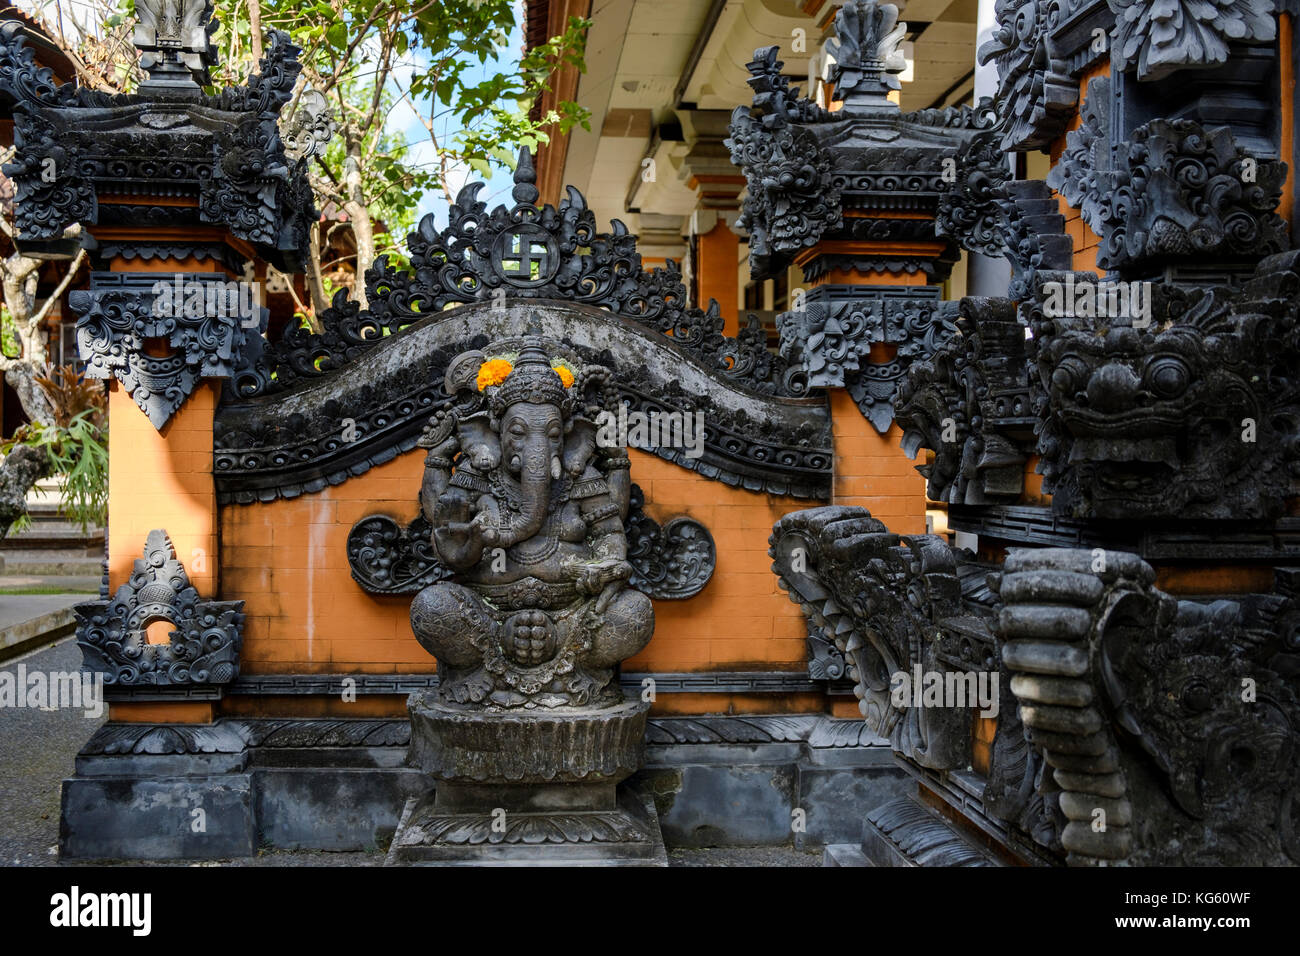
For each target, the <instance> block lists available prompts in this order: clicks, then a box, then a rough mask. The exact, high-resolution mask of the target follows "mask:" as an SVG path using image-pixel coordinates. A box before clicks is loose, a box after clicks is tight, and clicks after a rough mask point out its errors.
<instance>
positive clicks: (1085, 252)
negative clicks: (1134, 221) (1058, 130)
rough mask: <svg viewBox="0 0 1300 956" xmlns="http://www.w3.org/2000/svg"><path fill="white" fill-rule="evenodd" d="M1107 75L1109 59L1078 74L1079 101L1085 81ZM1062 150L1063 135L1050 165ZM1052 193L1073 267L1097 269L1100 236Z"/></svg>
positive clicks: (1072, 122) (1084, 91) (1077, 120)
mask: <svg viewBox="0 0 1300 956" xmlns="http://www.w3.org/2000/svg"><path fill="white" fill-rule="evenodd" d="M1109 75H1110V62H1109V61H1108V60H1107V61H1103V62H1101V63H1099V64H1097V65H1096V66H1094V67H1093V68H1092V69H1090V70H1088V71H1087V72H1086V73H1084V74H1083V76H1081V77H1080V78H1079V105H1080V106H1082V105H1083V102H1084V100H1085V99H1086V97H1087V95H1088V84H1089V83H1090V82H1091V81H1092V80H1094V79H1095V78H1097V77H1099V76H1109ZM1079 124H1080V118H1079V114H1078V113H1077V112H1076V113H1075V114H1074V117H1073V118H1072V119H1071V120H1070V126H1069V129H1068V130H1067V133H1068V132H1070V131H1072V130H1076V129H1078V128H1079ZM1064 152H1065V135H1064V134H1062V136H1061V137H1060V138H1059V139H1057V140H1056V142H1055V143H1053V144H1052V149H1051V156H1052V165H1053V166H1055V165H1056V163H1057V162H1058V161H1059V160H1060V158H1061V155H1062V154H1063V153H1064ZM1052 193H1053V195H1055V196H1056V201H1057V202H1058V203H1060V204H1061V215H1063V216H1065V231H1066V233H1068V234H1069V236H1070V238H1071V239H1073V240H1074V262H1073V265H1074V268H1075V269H1078V270H1088V271H1091V272H1097V273H1100V271H1101V270H1099V269H1098V268H1097V248H1098V247H1099V246H1100V245H1101V239H1100V237H1099V236H1098V235H1097V234H1096V233H1095V232H1093V231H1092V229H1091V228H1090V227H1089V226H1088V224H1087V223H1086V222H1084V221H1083V218H1082V217H1081V216H1080V215H1079V210H1077V209H1075V208H1074V207H1073V206H1071V205H1070V204H1069V203H1067V202H1066V201H1065V197H1064V196H1062V195H1061V194H1060V193H1059V192H1056V190H1053V191H1052Z"/></svg>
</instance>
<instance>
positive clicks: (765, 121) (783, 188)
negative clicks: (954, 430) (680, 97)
mask: <svg viewBox="0 0 1300 956" xmlns="http://www.w3.org/2000/svg"><path fill="white" fill-rule="evenodd" d="M897 20H898V10H897V8H895V7H894V6H892V5H890V4H877V3H874V2H869V0H868V2H862V0H857V2H854V3H850V4H846V5H844V6H843V7H841V9H840V11H839V12H838V13H837V14H836V18H835V34H836V38H835V39H833V40H832V41H831V45H834V46H835V48H836V49H838V50H839V53H838V54H836V64H835V66H834V67H833V75H832V77H831V79H832V82H834V83H835V84H836V87H837V89H838V90H839V93H838V94H837V95H839V96H842V97H843V107H842V108H841V109H839V110H837V111H835V112H828V111H827V110H825V109H822V108H821V107H819V106H818V105H817V104H816V103H815V102H813V101H811V100H809V99H807V98H801V97H799V95H798V93H797V91H796V90H793V89H791V88H790V86H789V83H788V80H787V79H786V78H785V77H783V76H781V69H782V66H783V64H782V62H781V61H780V60H778V59H777V52H778V48H777V47H764V48H760V49H759V50H756V51H755V53H754V59H753V60H752V61H751V62H750V63H749V64H748V69H749V72H750V80H749V85H750V86H751V87H752V88H753V89H754V93H755V95H754V100H753V104H752V106H748V107H746V106H740V107H737V108H736V109H735V111H734V112H733V113H732V116H731V128H730V137H729V138H728V139H727V141H726V142H727V145H728V146H729V148H730V149H731V159H732V162H733V163H735V165H737V166H739V167H740V168H741V169H743V170H744V172H745V177H746V180H747V182H748V184H749V189H748V195H747V197H746V199H745V201H744V207H743V209H742V214H741V219H740V224H739V225H740V227H741V228H743V229H745V230H747V231H748V233H749V236H750V271H751V272H752V273H753V275H754V277H755V278H762V277H766V276H771V275H775V274H777V273H779V272H781V271H782V270H784V269H785V268H786V267H787V266H788V265H790V264H791V262H792V261H793V260H794V258H795V256H796V255H798V254H799V253H800V252H802V251H803V250H805V249H808V248H810V247H812V246H815V245H816V244H817V243H818V242H820V241H821V240H823V239H865V238H870V239H879V240H892V241H910V240H913V239H918V238H920V239H928V240H931V241H933V240H934V239H935V238H937V237H936V234H935V231H934V226H933V224H932V223H931V222H929V221H927V220H918V219H914V218H912V219H909V218H899V217H895V216H879V215H876V216H872V215H870V211H871V210H877V211H878V210H897V211H905V212H922V213H933V212H934V211H935V209H936V207H937V206H938V203H939V201H940V197H941V196H942V195H943V194H944V193H945V192H947V191H948V189H949V187H950V183H949V181H948V180H946V179H945V178H944V161H945V160H952V159H953V158H954V156H955V154H956V152H957V151H958V149H960V148H961V146H962V144H963V143H965V142H967V141H968V140H970V139H972V138H973V137H974V136H976V135H978V133H979V131H981V130H987V129H989V128H991V126H992V124H993V119H994V118H993V116H992V115H991V113H990V111H989V109H988V107H987V104H981V105H980V106H979V107H978V108H975V109H972V108H971V107H969V106H961V107H950V108H947V109H927V110H918V111H916V112H911V113H904V112H902V111H901V110H900V109H899V108H898V106H897V105H895V104H894V103H892V102H890V101H889V99H888V98H887V96H888V93H889V91H890V90H891V89H896V88H897V85H898V81H897V77H896V75H895V74H896V73H898V72H899V71H900V70H902V69H903V63H902V58H901V53H900V51H899V50H898V49H897V43H898V41H899V40H900V39H901V38H902V36H903V35H904V29H905V25H904V24H900V23H898V22H897ZM849 210H865V211H867V213H868V214H867V215H857V216H846V215H845V212H847V211H849ZM918 227H919V228H920V229H921V231H922V232H923V233H924V234H923V235H917V229H918ZM867 233H869V234H867ZM957 257H958V250H957V247H956V243H952V244H951V245H950V247H949V248H947V249H945V250H943V251H942V252H940V253H939V254H938V255H936V256H931V257H925V256H916V257H906V256H899V255H894V256H889V255H885V254H881V255H878V256H872V255H870V254H854V255H838V256H818V257H816V258H814V259H813V261H812V262H811V263H810V264H808V266H807V268H806V269H805V277H806V278H807V279H808V280H810V281H811V280H813V279H816V278H818V277H819V276H820V275H822V274H824V273H825V271H826V270H827V269H828V268H857V269H858V270H859V271H867V270H884V269H887V270H889V271H891V272H900V271H904V270H905V271H907V272H916V271H920V270H924V271H925V272H926V274H927V276H928V277H929V278H931V279H933V280H936V281H942V280H943V279H945V278H947V275H948V272H949V271H950V269H951V266H952V263H954V262H955V261H956V260H957Z"/></svg>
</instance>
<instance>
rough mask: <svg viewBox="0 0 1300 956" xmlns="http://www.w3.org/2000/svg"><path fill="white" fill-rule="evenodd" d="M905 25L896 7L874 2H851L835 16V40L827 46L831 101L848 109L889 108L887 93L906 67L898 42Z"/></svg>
mask: <svg viewBox="0 0 1300 956" xmlns="http://www.w3.org/2000/svg"><path fill="white" fill-rule="evenodd" d="M906 33H907V24H906V23H899V22H898V7H896V6H894V5H893V4H892V3H885V4H878V3H876V2H875V0H853V2H850V3H846V4H844V6H843V7H841V8H840V12H839V13H837V14H836V15H835V34H836V37H837V39H834V40H831V41H830V42H829V43H828V44H827V48H828V49H829V50H830V53H831V56H832V57H834V59H835V64H834V65H833V66H832V67H831V73H830V78H831V82H832V83H834V84H835V98H836V99H838V100H842V101H843V102H844V108H845V109H846V110H851V109H853V108H858V109H863V108H866V109H872V108H881V107H884V108H892V109H898V107H897V105H895V104H893V103H890V102H889V98H888V96H889V91H890V90H896V89H898V88H899V82H898V74H899V73H901V72H903V70H904V69H905V68H906V66H907V64H906V63H905V62H904V59H903V51H902V50H900V49H899V48H898V44H899V41H900V40H902V39H903V36H904V34H906Z"/></svg>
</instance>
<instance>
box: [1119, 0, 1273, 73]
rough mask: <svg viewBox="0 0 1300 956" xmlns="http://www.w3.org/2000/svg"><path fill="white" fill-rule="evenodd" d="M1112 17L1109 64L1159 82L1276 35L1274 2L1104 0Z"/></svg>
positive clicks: (1220, 60) (1224, 58)
mask: <svg viewBox="0 0 1300 956" xmlns="http://www.w3.org/2000/svg"><path fill="white" fill-rule="evenodd" d="M1107 3H1109V5H1110V8H1111V10H1112V11H1113V12H1114V14H1115V33H1114V47H1113V50H1112V52H1111V60H1112V63H1113V64H1114V68H1115V69H1116V70H1125V71H1128V70H1132V69H1135V68H1136V71H1137V76H1138V79H1140V80H1158V79H1160V78H1161V77H1164V76H1167V75H1169V74H1170V73H1173V72H1175V71H1176V70H1181V69H1187V68H1189V67H1198V68H1205V67H1216V66H1221V65H1223V64H1224V63H1226V62H1227V60H1228V45H1229V44H1230V43H1269V42H1272V41H1273V40H1274V39H1275V38H1276V37H1277V23H1276V20H1275V18H1274V13H1273V0H1213V2H1210V3H1201V2H1198V0H1163V2H1161V0H1107Z"/></svg>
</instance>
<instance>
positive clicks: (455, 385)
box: [442, 349, 487, 396]
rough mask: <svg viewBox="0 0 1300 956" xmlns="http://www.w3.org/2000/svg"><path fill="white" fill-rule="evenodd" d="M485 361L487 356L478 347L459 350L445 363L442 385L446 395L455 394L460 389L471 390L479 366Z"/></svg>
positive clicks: (476, 378)
mask: <svg viewBox="0 0 1300 956" xmlns="http://www.w3.org/2000/svg"><path fill="white" fill-rule="evenodd" d="M485 361H487V356H486V355H484V354H483V352H482V351H481V350H480V349H470V350H469V351H468V352H461V353H460V354H459V355H457V356H456V357H455V358H454V359H452V360H451V362H450V363H449V364H448V365H447V374H446V375H445V376H444V377H443V380H442V386H443V388H444V389H445V390H446V392H447V394H448V395H453V396H454V395H457V394H458V393H459V392H461V391H462V390H473V389H474V388H475V383H476V381H477V380H478V370H479V367H480V366H481V365H482V364H483V363H484V362H485Z"/></svg>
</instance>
